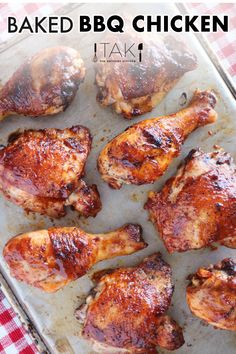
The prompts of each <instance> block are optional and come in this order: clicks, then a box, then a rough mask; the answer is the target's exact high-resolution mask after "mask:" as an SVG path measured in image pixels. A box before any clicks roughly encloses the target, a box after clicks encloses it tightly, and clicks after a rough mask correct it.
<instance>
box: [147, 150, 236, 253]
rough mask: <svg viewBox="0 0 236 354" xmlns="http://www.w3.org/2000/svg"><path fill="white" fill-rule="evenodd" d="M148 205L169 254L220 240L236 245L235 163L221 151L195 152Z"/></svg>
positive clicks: (154, 193) (149, 199)
mask: <svg viewBox="0 0 236 354" xmlns="http://www.w3.org/2000/svg"><path fill="white" fill-rule="evenodd" d="M146 209H148V210H149V212H150V218H151V220H152V222H153V223H154V225H155V226H156V228H157V230H158V231H159V232H160V236H161V238H162V239H163V241H164V243H165V246H166V248H167V250H168V252H170V253H173V252H183V251H187V250H192V249H199V248H202V247H207V246H209V245H210V244H211V243H212V242H218V243H220V244H222V245H224V246H227V247H231V248H236V166H235V165H234V163H233V160H232V158H231V157H230V155H229V154H228V153H226V152H224V151H223V150H222V149H221V150H218V151H214V152H210V153H204V152H203V151H201V150H200V149H197V150H192V151H191V152H190V153H189V155H188V156H187V158H186V159H185V162H184V164H183V165H181V166H180V168H179V170H178V171H177V175H176V176H175V177H173V178H171V179H169V180H168V181H167V183H166V185H165V186H164V188H163V189H162V190H161V191H160V192H159V193H156V192H150V193H149V197H148V201H147V203H146Z"/></svg>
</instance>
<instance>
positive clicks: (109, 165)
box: [98, 90, 217, 189]
mask: <svg viewBox="0 0 236 354" xmlns="http://www.w3.org/2000/svg"><path fill="white" fill-rule="evenodd" d="M215 104H216V98H215V95H214V94H213V92H211V91H199V90H197V91H196V92H195V94H194V96H193V98H192V101H191V102H190V105H189V106H188V107H187V108H185V109H183V110H181V111H179V112H177V113H175V114H171V115H168V116H162V117H158V118H153V119H147V120H144V121H141V122H139V123H137V124H134V125H133V126H131V127H129V128H128V129H126V130H125V131H124V132H123V133H121V134H120V135H118V136H117V137H115V138H114V139H113V140H111V141H110V142H109V143H108V144H107V145H106V146H105V148H104V149H103V150H102V152H101V153H100V155H99V158H98V170H99V172H100V173H101V175H102V178H103V180H104V181H105V182H107V183H108V184H109V185H110V186H111V187H112V188H115V189H119V188H120V187H121V186H122V184H123V183H126V184H137V185H140V184H147V183H154V182H155V181H156V180H157V179H158V178H159V177H160V176H162V175H163V173H164V172H165V171H166V169H167V168H168V166H169V165H170V163H171V161H172V160H173V158H174V157H176V156H178V155H179V153H180V148H181V145H182V144H183V142H184V140H185V139H186V138H187V136H188V135H189V134H190V133H191V132H192V131H193V130H195V129H196V128H198V127H200V126H204V125H206V124H209V123H212V122H214V121H215V120H216V118H217V113H216V112H215V110H214V109H213V108H214V106H215Z"/></svg>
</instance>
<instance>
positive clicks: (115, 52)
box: [92, 42, 143, 63]
mask: <svg viewBox="0 0 236 354" xmlns="http://www.w3.org/2000/svg"><path fill="white" fill-rule="evenodd" d="M142 52H143V43H134V42H132V43H122V44H121V43H118V42H113V43H109V42H101V43H94V54H93V59H92V60H93V62H94V63H96V62H98V61H99V62H101V63H106V62H107V63H108V62H110V63H111V62H113V63H122V62H123V63H136V62H141V61H142Z"/></svg>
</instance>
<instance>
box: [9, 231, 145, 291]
mask: <svg viewBox="0 0 236 354" xmlns="http://www.w3.org/2000/svg"><path fill="white" fill-rule="evenodd" d="M141 232H142V230H141V227H140V226H139V225H133V224H127V225H124V226H123V227H121V228H119V229H117V230H115V231H112V232H109V233H107V234H94V235H93V234H89V233H86V232H85V231H83V230H81V229H79V228H78V227H61V228H60V227H58V228H56V227H53V228H50V229H48V230H39V231H33V232H28V233H25V234H22V235H18V236H15V237H13V238H12V239H11V240H9V241H8V243H7V244H6V245H5V247H4V250H3V255H4V258H5V260H6V262H7V264H8V266H9V268H10V271H11V275H12V276H13V277H15V278H16V279H18V280H21V281H23V282H25V283H27V284H30V285H32V286H35V287H37V288H40V289H42V290H44V291H47V292H54V291H57V290H58V289H60V288H62V287H63V286H65V285H66V284H68V283H69V282H71V281H73V280H75V279H78V278H79V277H82V276H83V275H84V274H85V273H86V272H87V271H88V270H89V269H90V268H91V267H92V266H93V265H94V264H95V263H97V262H99V261H102V260H104V259H109V258H113V257H116V256H122V255H127V254H131V253H134V252H136V251H138V250H141V249H143V248H145V247H146V244H145V243H144V242H143V240H142V237H141Z"/></svg>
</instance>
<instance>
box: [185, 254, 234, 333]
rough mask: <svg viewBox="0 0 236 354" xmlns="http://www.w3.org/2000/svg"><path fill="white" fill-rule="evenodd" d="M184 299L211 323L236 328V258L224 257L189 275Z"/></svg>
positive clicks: (203, 318)
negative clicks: (216, 262)
mask: <svg viewBox="0 0 236 354" xmlns="http://www.w3.org/2000/svg"><path fill="white" fill-rule="evenodd" d="M187 303H188V305H189V308H190V310H191V311H192V313H193V314H194V315H195V316H197V317H199V318H201V319H202V320H204V321H206V322H208V323H210V324H211V325H213V326H214V327H217V328H222V329H227V330H230V331H236V261H235V260H233V259H231V258H226V259H224V260H223V261H222V262H220V263H218V264H216V265H214V266H213V265H211V266H210V267H208V268H200V269H198V271H197V273H196V274H194V275H191V276H190V283H189V285H188V287H187Z"/></svg>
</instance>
